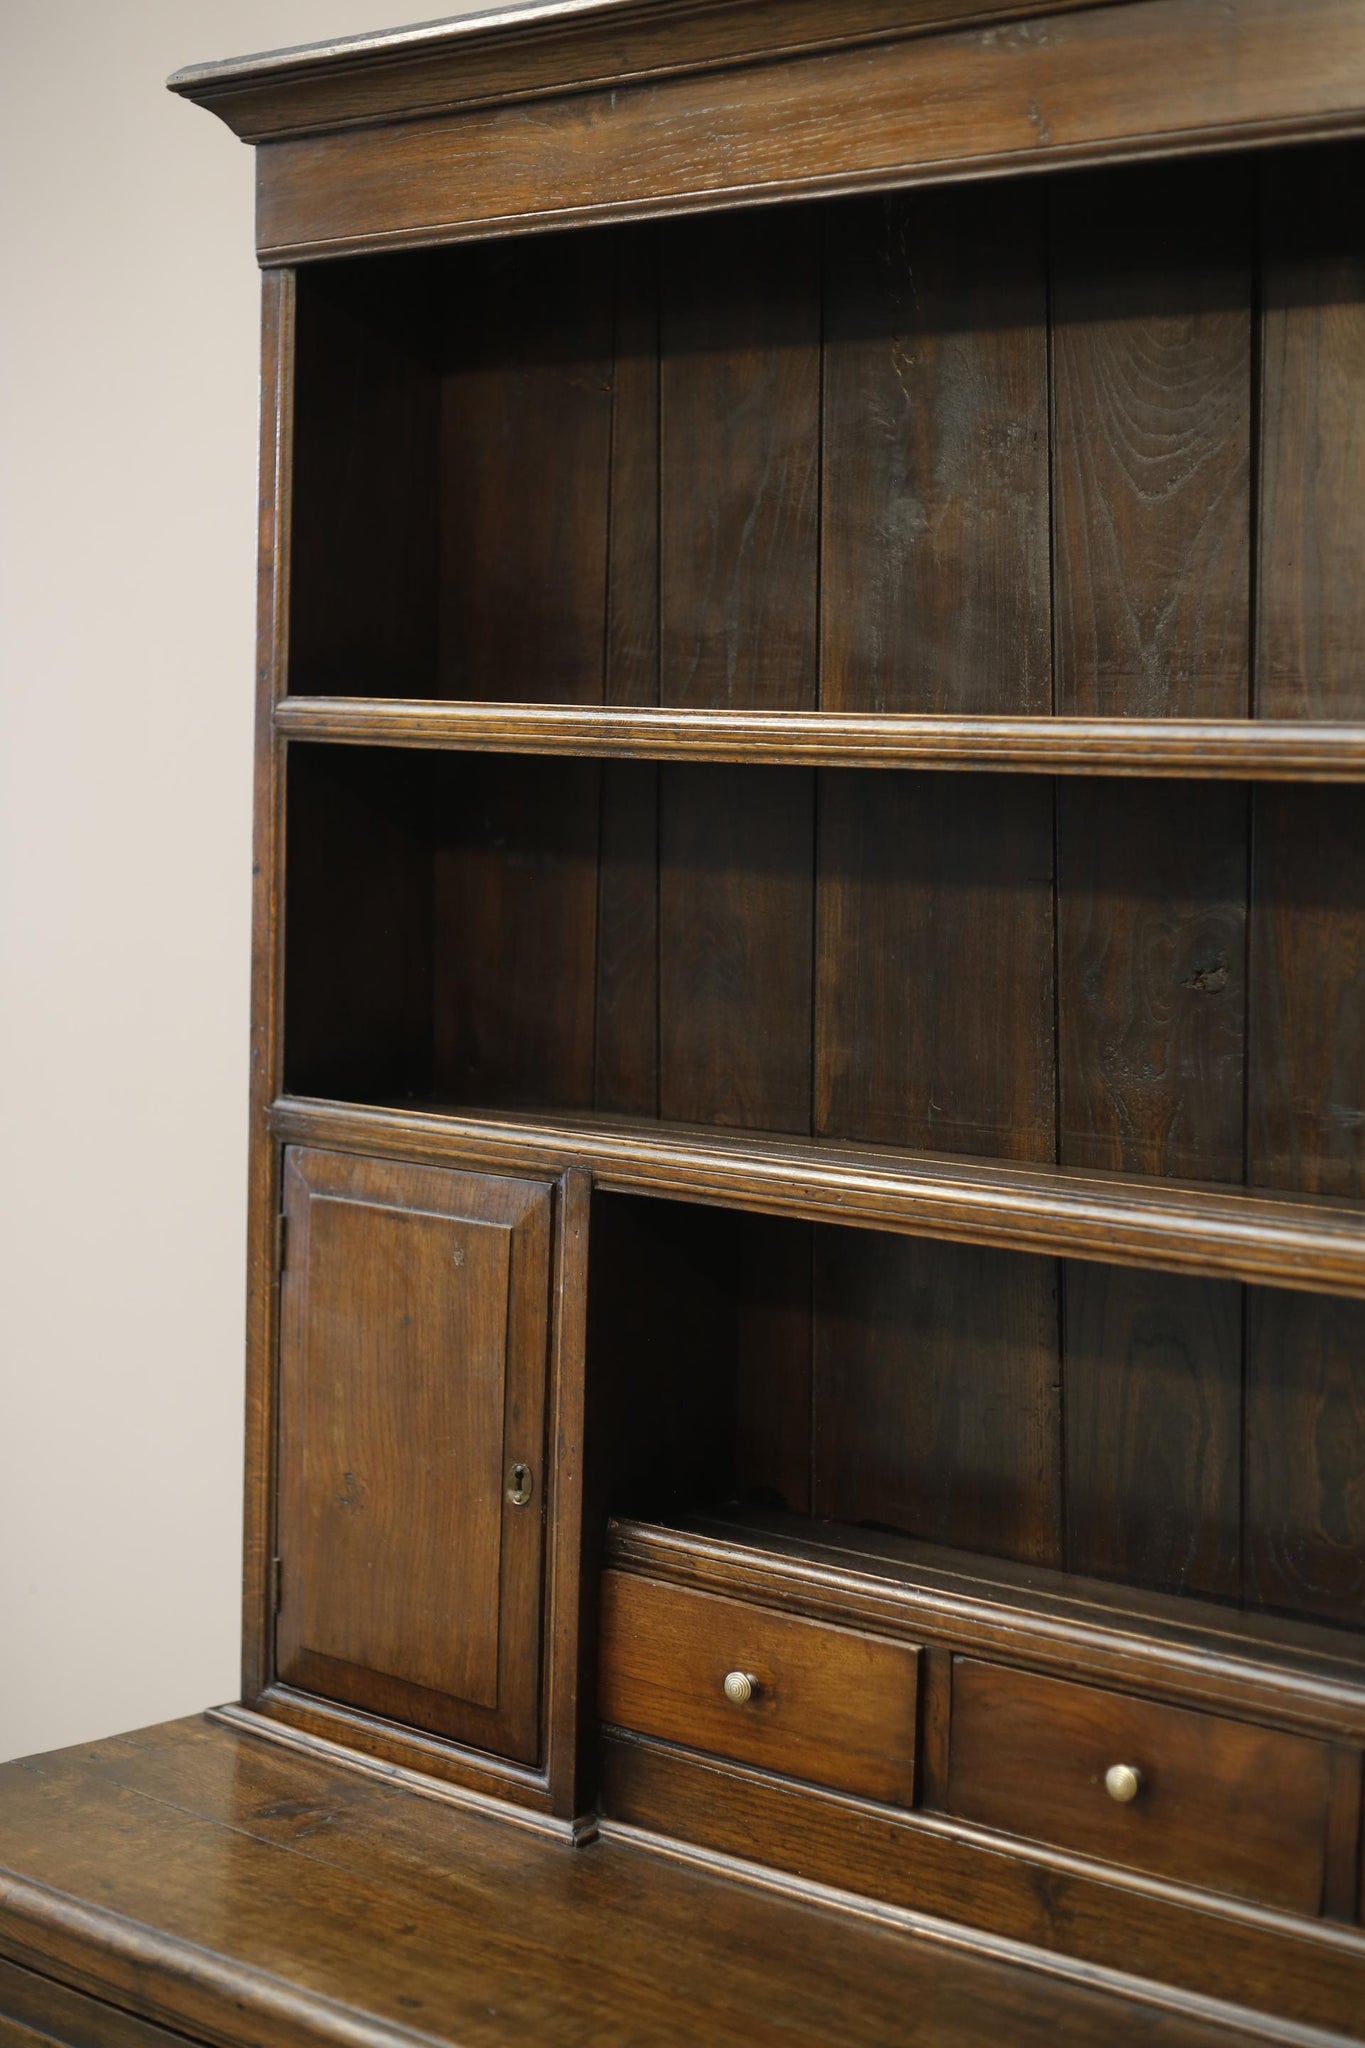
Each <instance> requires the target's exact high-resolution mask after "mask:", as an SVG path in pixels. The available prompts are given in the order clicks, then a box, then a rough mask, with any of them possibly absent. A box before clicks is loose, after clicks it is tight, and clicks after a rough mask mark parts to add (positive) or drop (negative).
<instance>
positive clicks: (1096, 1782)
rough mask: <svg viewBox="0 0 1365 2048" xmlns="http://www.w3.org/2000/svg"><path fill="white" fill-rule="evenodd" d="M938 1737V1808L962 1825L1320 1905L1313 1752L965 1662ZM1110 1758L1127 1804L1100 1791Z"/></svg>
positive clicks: (1283, 1902) (1244, 1892) (1319, 1778)
mask: <svg viewBox="0 0 1365 2048" xmlns="http://www.w3.org/2000/svg"><path fill="white" fill-rule="evenodd" d="M952 1742H953V1746H952V1774H951V1778H950V1780H949V1786H948V1806H949V1810H950V1812H952V1813H955V1814H957V1815H959V1816H960V1817H961V1818H962V1819H963V1820H970V1821H975V1822H977V1823H979V1824H980V1825H981V1826H984V1827H991V1828H1000V1829H1003V1830H1004V1831H1005V1832H1006V1833H1008V1834H1013V1835H1025V1836H1032V1837H1034V1838H1035V1839H1038V1840H1041V1841H1045V1842H1056V1843H1057V1844H1058V1845H1059V1846H1060V1847H1062V1848H1066V1849H1075V1850H1078V1851H1080V1852H1081V1853H1082V1854H1084V1855H1089V1856H1097V1857H1099V1858H1100V1859H1101V1860H1102V1861H1104V1862H1107V1863H1123V1864H1127V1865H1129V1866H1130V1867H1132V1868H1134V1869H1138V1870H1151V1871H1154V1872H1156V1873H1157V1874H1158V1875H1160V1876H1164V1877H1173V1878H1177V1879H1179V1880H1180V1881H1181V1882H1182V1883H1185V1884H1197V1885H1205V1886H1207V1887H1208V1888H1209V1889H1210V1890H1211V1891H1219V1892H1231V1893H1233V1894H1234V1895H1236V1896H1239V1897H1242V1898H1250V1899H1257V1900H1260V1901H1262V1902H1264V1903H1265V1904H1268V1905H1277V1906H1285V1907H1287V1908H1289V1909H1290V1910H1291V1911H1294V1912H1299V1913H1316V1912H1318V1910H1319V1908H1320V1905H1321V1900H1322V1877H1323V1844H1324V1839H1325V1829H1326V1821H1327V1795H1328V1765H1329V1756H1330V1752H1329V1751H1328V1749H1327V1746H1326V1744H1325V1743H1321V1742H1310V1741H1308V1740H1306V1739H1305V1738H1304V1737H1303V1736H1301V1735H1282V1734H1279V1733H1274V1734H1271V1733H1267V1732H1266V1731H1265V1730H1263V1729H1259V1728H1250V1727H1247V1726H1246V1725H1245V1724H1244V1723H1242V1722H1239V1721H1222V1720H1219V1719H1218V1718H1217V1717H1216V1716H1215V1715H1212V1714H1190V1713H1187V1712H1186V1711H1185V1710H1184V1709H1183V1708H1181V1707H1168V1706H1158V1705H1155V1704H1154V1703H1153V1702H1152V1701H1150V1700H1140V1699H1133V1698H1131V1697H1129V1696H1127V1695H1125V1694H1123V1693H1115V1692H1101V1691H1099V1690H1097V1689H1095V1688H1092V1687H1089V1686H1081V1685H1068V1684H1067V1683H1066V1682H1065V1681H1063V1680H1061V1679H1056V1678H1039V1677H1037V1676H1036V1675H1035V1674H1033V1673H1032V1672H1024V1671H1009V1670H1006V1669H1005V1668H1004V1667H1003V1666H1002V1665H996V1664H981V1663H977V1662H976V1661H975V1660H974V1659H972V1658H970V1657H960V1658H958V1660H957V1662H956V1664H955V1666H954V1670H953V1738H952ZM1118 1763H1126V1764H1130V1765H1132V1766H1133V1768H1134V1769H1135V1770H1137V1771H1138V1772H1139V1773H1140V1776H1141V1784H1140V1787H1139V1790H1138V1795H1137V1797H1136V1799H1134V1800H1133V1801H1132V1803H1131V1804H1130V1805H1127V1806H1120V1805H1118V1804H1116V1803H1115V1801H1114V1800H1112V1799H1111V1798H1110V1797H1109V1796H1108V1794H1107V1792H1106V1791H1105V1787H1104V1774H1105V1772H1106V1770H1108V1768H1109V1767H1110V1765H1111V1764H1118ZM1234 1817H1235V1824H1234V1825H1229V1822H1230V1820H1233V1819H1234Z"/></svg>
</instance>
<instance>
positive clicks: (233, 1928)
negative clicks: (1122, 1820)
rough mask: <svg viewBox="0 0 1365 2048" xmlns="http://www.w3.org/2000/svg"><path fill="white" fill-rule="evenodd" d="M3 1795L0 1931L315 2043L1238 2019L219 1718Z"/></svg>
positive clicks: (141, 1991) (283, 2036)
mask: <svg viewBox="0 0 1365 2048" xmlns="http://www.w3.org/2000/svg"><path fill="white" fill-rule="evenodd" d="M0 1792H2V1793H3V1804H2V1805H0V1812H3V1823H2V1824H0V1863H2V1864H4V1865H6V1866H8V1867H9V1869H10V1870H11V1871H14V1870H15V1869H16V1867H17V1869H18V1871H19V1872H20V1873H21V1876H19V1877H15V1878H8V1879H7V1880H6V1884H5V1890H4V1893H3V1902H2V1903H0V1949H3V1951H4V1952H5V1953H6V1955H7V1956H8V1957H11V1958H13V1957H15V1956H16V1954H17V1953H18V1952H20V1951H22V1952H23V1955H22V1960H23V1961H24V1963H25V1965H26V1966H28V1964H29V1963H30V1961H37V1960H38V1959H39V1958H41V1962H42V1966H43V1967H44V1968H45V1969H47V1970H48V1971H50V1972H52V1971H55V1972H57V1973H59V1974H61V1975H63V1976H66V1977H68V1978H76V1979H78V1980H80V1981H81V1982H82V1984H83V1988H85V1989H87V1990H90V1991H93V1992H95V1993H97V1994H99V1995H103V1996H105V1997H108V1998H111V1999H117V2000H118V2001H119V2003H120V2004H122V2005H124V2006H125V2007H127V2008H129V2009H131V2010H132V2011H134V2012H135V2013H137V2014H138V2015H139V2016H140V2017H145V2018H149V2019H151V2020H153V2021H155V2022H157V2023H160V2024H162V2025H173V2026H175V2027H177V2028H180V2029H183V2030H184V2031H185V2032H186V2033H188V2034H190V2035H191V2036H199V2037H201V2038H218V2037H220V2036H221V2035H222V2034H223V2033H224V2032H225V2031H237V2032H240V2031H246V2032H247V2033H249V2036H250V2038H251V2039H252V2040H253V2041H256V2042H259V2043H260V2044H261V2048H295V2044H297V2042H298V2041H299V2040H300V2039H301V2038H305V2037H306V2038H310V2039H318V2038H327V2037H329V2036H332V2037H334V2036H335V2033H336V2031H337V2029H338V2026H339V2025H340V2024H345V2025H346V2026H347V2028H348V2031H349V2032H350V2034H351V2038H353V2039H355V2040H356V2041H361V2042H365V2043H368V2044H371V2048H398V2044H399V2043H400V2042H404V2041H406V2042H411V2040H412V2038H413V2034H414V2032H417V2033H419V2034H424V2035H426V2036H427V2037H428V2038H432V2039H435V2040H437V2041H440V2042H443V2043H449V2044H451V2048H454V2044H456V2043H466V2042H479V2043H481V2044H486V2048H502V2044H509V2048H510V2044H512V2043H521V2042H525V2041H526V2040H528V2039H532V2038H536V2039H542V2040H545V2041H547V2042H548V2041H553V2040H555V2038H556V2036H558V2038H559V2039H561V2040H562V2039H564V2038H565V2036H566V2033H567V2032H568V2031H569V2030H570V2029H572V2030H573V2031H575V2032H577V2033H578V2034H579V2035H580V2037H582V2038H587V2039H591V2040H592V2041H594V2042H598V2043H601V2044H603V2048H626V2044H630V2048H683V2044H688V2048H691V2044H694V2043H695V2042H696V2041H697V2040H698V2039H699V2038H704V2039H712V2040H722V2039H725V2038H727V2037H736V2036H738V2037H742V2038H744V2039H747V2040H752V2041H754V2042H755V2043H757V2044H760V2048H779V2044H781V2048H817V2044H824V2043H828V2042H830V2041H838V2042H840V2043H842V2044H847V2048H874V2044H875V2048H882V2044H884V2043H885V2042H887V2041H890V2040H894V2041H900V2042H906V2043H907V2044H908V2048H919V2044H923V2048H928V2044H929V2043H931V2042H932V2043H933V2048H967V2044H969V2043H971V2044H975V2043H978V2042H979V2041H980V2040H981V2039H982V2037H983V2034H984V2035H985V2036H986V2037H987V2038H996V2039H1005V2038H1007V2039H1009V2040H1010V2041H1011V2043H1016V2042H1017V2043H1019V2044H1021V2048H1081V2044H1086V2048H1089V2044H1090V2043H1092V2042H1094V2041H1095V2040H1096V2039H1106V2038H1115V2036H1116V2035H1117V2036H1120V2037H1121V2036H1122V2034H1123V2033H1124V2032H1125V2031H1126V2030H1127V2028H1128V2026H1129V2024H1130V2022H1131V2024H1132V2025H1133V2026H1135V2027H1138V2028H1140V2029H1141V2030H1142V2036H1143V2038H1144V2039H1146V2040H1147V2041H1150V2042H1151V2043H1152V2044H1153V2048H1213V2044H1214V2043H1215V2042H1221V2041H1226V2039H1227V2034H1226V2032H1225V2031H1224V2030H1221V2029H1214V2028H1212V2027H1210V2026H1209V2025H1207V2024H1206V2023H1205V2022H1204V2021H1203V2020H1201V2019H1198V2018H1193V2017H1183V2016H1181V2015H1180V2014H1178V2013H1174V2012H1170V2011H1163V2010H1162V2009H1161V2008H1160V2006H1159V2005H1158V2006H1156V2007H1152V2006H1147V2005H1143V2004H1139V2003H1135V2002H1134V2001H1133V1999H1132V1997H1131V1995H1130V1994H1126V1993H1125V1991H1124V1990H1122V1989H1120V1988H1119V1987H1115V1986H1111V1985H1108V1984H1106V1983H1104V1982H1103V1980H1101V1981H1098V1982H1096V1981H1086V1979H1085V1977H1084V1976H1083V1975H1081V1974H1079V1973H1078V1974H1076V1975H1074V1976H1073V1975H1070V1974H1069V1973H1066V1972H1063V1973H1062V1974H1060V1975H1058V1974H1054V1972H1053V1971H1036V1970H1033V1969H1030V1968H1027V1967H1023V1968H1021V1967H1020V1965H1019V1963H1018V1962H1017V1961H1015V1960H1013V1959H1010V1958H1002V1957H1000V1956H998V1955H990V1954H980V1953H972V1952H970V1951H969V1950H967V1951H964V1950H963V1949H961V1948H958V1947H956V1946H954V1945H949V1944H945V1943H944V1942H943V1941H942V1940H940V1939H933V1940H925V1939H922V1938H919V1937H918V1936H917V1934H916V1932H915V1927H914V1923H913V1922H910V1923H908V1924H907V1923H906V1922H905V1921H903V1920H897V1919H892V1921H891V1924H889V1925H879V1924H877V1923H876V1922H875V1921H869V1920H868V1919H866V1918H864V1917H862V1916H855V1915H850V1914H847V1913H845V1912H840V1911H835V1912H830V1911H828V1910H827V1909H824V1910H822V1907H821V1905H820V1904H819V1903H817V1901H816V1899H814V1898H812V1897H811V1896H810V1895H809V1894H805V1895H803V1894H802V1893H801V1891H800V1890H799V1889H796V1890H795V1891H794V1892H793V1894H792V1895H789V1896H781V1895H775V1894H774V1893H773V1892H772V1891H771V1890H769V1889H767V1888H766V1887H759V1886H755V1885H751V1884H745V1883H741V1882H737V1881H736V1879H735V1878H734V1877H733V1876H730V1875H727V1874H724V1873H721V1872H713V1871H706V1870H700V1869H696V1868H689V1867H687V1866H685V1865H681V1864H679V1863H677V1862H675V1861H674V1860H672V1859H669V1858H664V1857H659V1856H657V1855H654V1854H652V1853H650V1852H649V1851H648V1850H647V1849H644V1848H642V1847H639V1846H636V1845H635V1844H632V1843H629V1842H619V1841H611V1842H600V1843H597V1844H594V1845H593V1846H592V1847H590V1848H588V1849H586V1850H585V1851H583V1852H582V1853H581V1854H578V1855H569V1854H568V1853H567V1852H566V1850H565V1849H564V1847H563V1845H562V1844H561V1843H559V1842H558V1841H547V1840H546V1839H545V1838H544V1837H543V1836H542V1835H540V1834H539V1833H538V1832H537V1831H535V1830H533V1829H528V1828H525V1827H515V1826H509V1825H507V1823H506V1822H505V1821H504V1820H502V1819H501V1818H498V1817H493V1816H490V1815H489V1814H487V1813H486V1812H482V1811H479V1810H477V1809H473V1808H465V1809H464V1810H461V1809H460V1808H458V1807H452V1806H451V1805H450V1804H448V1803H445V1802H437V1801H434V1800H431V1799H427V1798H422V1797H414V1796H413V1795H412V1794H411V1793H404V1792H402V1791H400V1790H398V1789H396V1788H394V1787H392V1786H388V1785H385V1784H384V1783H382V1782H380V1781H376V1780H374V1779H372V1778H367V1777H364V1776H360V1775H358V1774H354V1773H348V1772H346V1771H343V1770H339V1769H338V1768H337V1766H336V1765H335V1763H326V1762H322V1761H320V1760H312V1759H306V1758H299V1757H295V1756H291V1755H289V1754H287V1753H285V1752H281V1751H279V1750H277V1749H275V1748H274V1747H273V1746H272V1745H269V1744H265V1743H261V1742H259V1741H255V1740H252V1739H251V1738H250V1737H245V1736H242V1735H234V1734H232V1733H230V1732H229V1731H227V1730H224V1729H221V1728H214V1727H211V1726H205V1725H204V1724H202V1723H195V1722H182V1723H172V1724H170V1726H169V1728H166V1729H161V1730H149V1731H146V1732H144V1733H143V1734H142V1735H140V1736H133V1737H126V1738H124V1739H123V1740H122V1741H120V1742H118V1743H110V1744H102V1745H100V1747H99V1749H98V1751H96V1752H95V1753H94V1754H93V1755H92V1754H91V1751H90V1749H89V1748H88V1747H87V1748H85V1749H83V1750H80V1751H75V1752H66V1753H64V1754H59V1755H58V1756H56V1757H53V1758H49V1759H44V1760H42V1762H41V1763H40V1765H39V1767H38V1768H37V1769H33V1768H28V1769H25V1768H24V1767H22V1766H16V1765H8V1766H5V1767H4V1770H3V1774H0ZM100 1869H103V1870H104V1871H105V1872H106V1873H107V1874H108V1876H109V1879H110V1881H111V1882H112V1884H113V1885H114V1886H115V1887H116V1890H117V1894H118V1898H119V1909H118V1911H117V1912H111V1911H110V1910H109V1909H108V1907H107V1905H106V1904H105V1902H104V1898H103V1896H102V1894H100V1893H99V1892H97V1891H96V1890H95V1886H96V1884H97V1881H98V1880H97V1877H96V1873H97V1872H98V1871H99V1870H100ZM358 1929H360V1930H363V1932H364V1938H363V1939H358V1938H357V1930H358ZM1315 1960H1316V1958H1315ZM1321 1974H1322V1977H1323V1979H1324V1984H1323V1989H1322V1991H1321V1992H1320V1994H1319V2010H1322V2009H1323V2008H1324V2007H1326V2006H1327V2005H1328V2003H1329V2001H1330V2000H1331V1998H1332V1996H1333V1993H1334V1991H1335V1990H1336V1983H1335V1982H1334V1981H1333V1980H1334V1977H1335V1979H1336V1982H1339V1981H1340V1977H1341V1974H1342V1965H1341V1963H1340V1961H1339V1960H1338V1959H1337V1957H1336V1955H1335V1954H1334V1953H1330V1954H1329V1955H1328V1957H1327V1959H1326V1967H1325V1968H1323V1969H1322V1971H1321ZM1296 1989H1297V1983H1291V1987H1290V1991H1291V1996H1292V1994H1293V1992H1294V1991H1295V1990H1296ZM1338 1997H1339V1994H1338Z"/></svg>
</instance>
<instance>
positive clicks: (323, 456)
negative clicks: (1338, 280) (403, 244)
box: [289, 257, 440, 697]
mask: <svg viewBox="0 0 1365 2048" xmlns="http://www.w3.org/2000/svg"><path fill="white" fill-rule="evenodd" d="M437 279H438V271H437V269H436V267H435V266H434V264H433V262H432V261H431V260H430V259H425V258H419V259H418V260H417V261H416V262H415V263H414V262H412V261H410V260H409V261H406V262H405V261H404V260H403V259H402V258H399V259H396V260H395V259H394V258H392V257H374V258H365V259H362V260H361V261H360V262H359V263H357V264H342V265H323V266H322V267H321V268H316V267H315V268H313V269H310V270H309V272H308V273H307V275H306V276H305V277H304V278H303V279H302V280H301V282H300V285H299V287H298V314H297V344H298V375H297V380H296V383H297V393H296V397H295V400H294V433H293V446H292V466H293V493H292V495H293V500H294V504H295V507H296V512H297V517H296V518H295V519H294V520H293V522H292V535H291V557H292V566H291V572H290V579H289V612H290V640H291V677H290V687H291V689H292V690H293V691H294V692H295V693H302V692H306V691H320V692H323V693H326V694H332V695H340V694H342V693H343V692H346V691H354V692H356V693H358V694H359V695H361V696H373V697H382V696H386V695H392V696H398V697H429V696H431V695H433V694H434V693H435V692H436V688H437V678H436V631H437V539H436V536H437V532H438V526H439V521H438V517H437V507H438V489H439V479H438V460H439V453H440V435H439V426H440V386H439V379H438V376H437V371H436V367H435V348H434V332H433V330H434V324H435V306H436V296H435V295H436V291H437Z"/></svg>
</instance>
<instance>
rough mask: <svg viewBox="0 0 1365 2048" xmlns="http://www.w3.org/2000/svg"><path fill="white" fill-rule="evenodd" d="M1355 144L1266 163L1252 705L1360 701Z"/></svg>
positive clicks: (1298, 707)
mask: <svg viewBox="0 0 1365 2048" xmlns="http://www.w3.org/2000/svg"><path fill="white" fill-rule="evenodd" d="M1363 169H1365V159H1362V155H1361V151H1360V148H1359V146H1358V145H1349V144H1347V145H1342V146H1339V147H1337V148H1334V149H1321V150H1314V151H1313V152H1311V153H1305V154H1303V155H1296V156H1294V157H1292V158H1286V159H1278V160H1276V161H1275V162H1274V163H1273V164H1267V165H1265V166H1264V167H1263V169H1262V173H1261V192H1262V221H1263V227H1262V241H1261V300H1262V312H1261V365H1260V367H1261V422H1260V431H1261V478H1260V555H1259V569H1258V574H1257V585H1256V588H1257V632H1256V711H1257V715H1258V716H1260V717H1270V718H1304V719H1308V718H1312V719H1319V718H1350V717H1353V716H1354V715H1355V713H1356V712H1357V710H1358V709H1359V707H1360V705H1361V704H1362V703H1365V664H1362V659H1361V647H1362V642H1363V641H1365V595H1362V590H1361V579H1360V574H1359V565H1360V558H1361V553H1362V550H1363V549H1365V488H1362V479H1365V238H1362V234H1361V224H1360V209H1359V207H1357V206H1356V205H1355V204H1354V203H1353V199H1352V193H1353V192H1354V190H1355V189H1356V187H1357V186H1358V184H1359V182H1360V178H1361V173H1362V170H1363Z"/></svg>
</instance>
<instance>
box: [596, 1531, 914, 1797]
mask: <svg viewBox="0 0 1365 2048" xmlns="http://www.w3.org/2000/svg"><path fill="white" fill-rule="evenodd" d="M732 1673H739V1674H742V1675H743V1676H745V1677H747V1678H749V1679H750V1680H752V1681H753V1692H752V1697H751V1698H749V1699H748V1700H734V1699H731V1698H728V1697H727V1695H726V1688H725V1681H726V1678H727V1676H729V1675H730V1674H732ZM918 1680H919V1651H918V1650H917V1649H914V1648H913V1647H911V1646H910V1645H908V1644H904V1643H893V1642H890V1641H888V1640H887V1638H886V1637H884V1636H872V1635H864V1634H862V1633H861V1632H859V1631H858V1630H855V1629H847V1628H831V1627H829V1626H828V1625H827V1624H825V1623H823V1622H816V1621H804V1620H801V1619H798V1618H797V1617H795V1616H792V1615H784V1614H774V1613H772V1612H770V1611H769V1610H768V1609H767V1608H763V1607H751V1606H749V1605H748V1604H747V1603H746V1602H744V1601H741V1600H723V1599H720V1598H718V1597H717V1596H716V1595H715V1594H712V1593H694V1592H692V1591H690V1590H689V1589H688V1588H687V1587H684V1586H673V1585H665V1584H661V1583H660V1582H659V1581H658V1580H655V1579H644V1578H640V1577H638V1576H636V1575H635V1574H634V1573H630V1572H615V1571H609V1572H607V1573H605V1574H604V1578H603V1595H602V1671H601V1690H600V1695H599V1704H600V1708H601V1714H602V1719H603V1720H604V1721H607V1722H610V1723H611V1724H612V1725H613V1726H614V1727H617V1728H629V1729H633V1730H634V1731H635V1732H636V1733H637V1734H640V1735H656V1736H658V1737H660V1738H661V1739H662V1740H664V1741H666V1742H678V1743H683V1744H685V1745H686V1746H687V1747H688V1748H689V1749H702V1750H707V1751H709V1752H710V1753H711V1754H712V1755H714V1756H724V1757H731V1758H733V1759H734V1760H735V1761H736V1762H739V1763H749V1764H760V1765H762V1766H764V1767H765V1768H766V1769H768V1770H772V1771H780V1772H782V1773H783V1774H784V1775H785V1776H787V1777H792V1778H806V1779H809V1780H810V1781H811V1782H812V1783H814V1784H820V1785H830V1786H833V1787H835V1788H836V1789H837V1790H839V1791H842V1792H859V1793H862V1794H863V1795H864V1796H865V1797H866V1798H869V1799H879V1800H883V1801H886V1802H888V1803H891V1804H895V1805H904V1806H908V1805H909V1804H910V1801H911V1799H912V1797H913V1795H914V1789H915V1727H916V1700H917V1694H918ZM737 1689H738V1690H740V1691H742V1690H743V1688H742V1687H740V1688H737Z"/></svg>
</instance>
